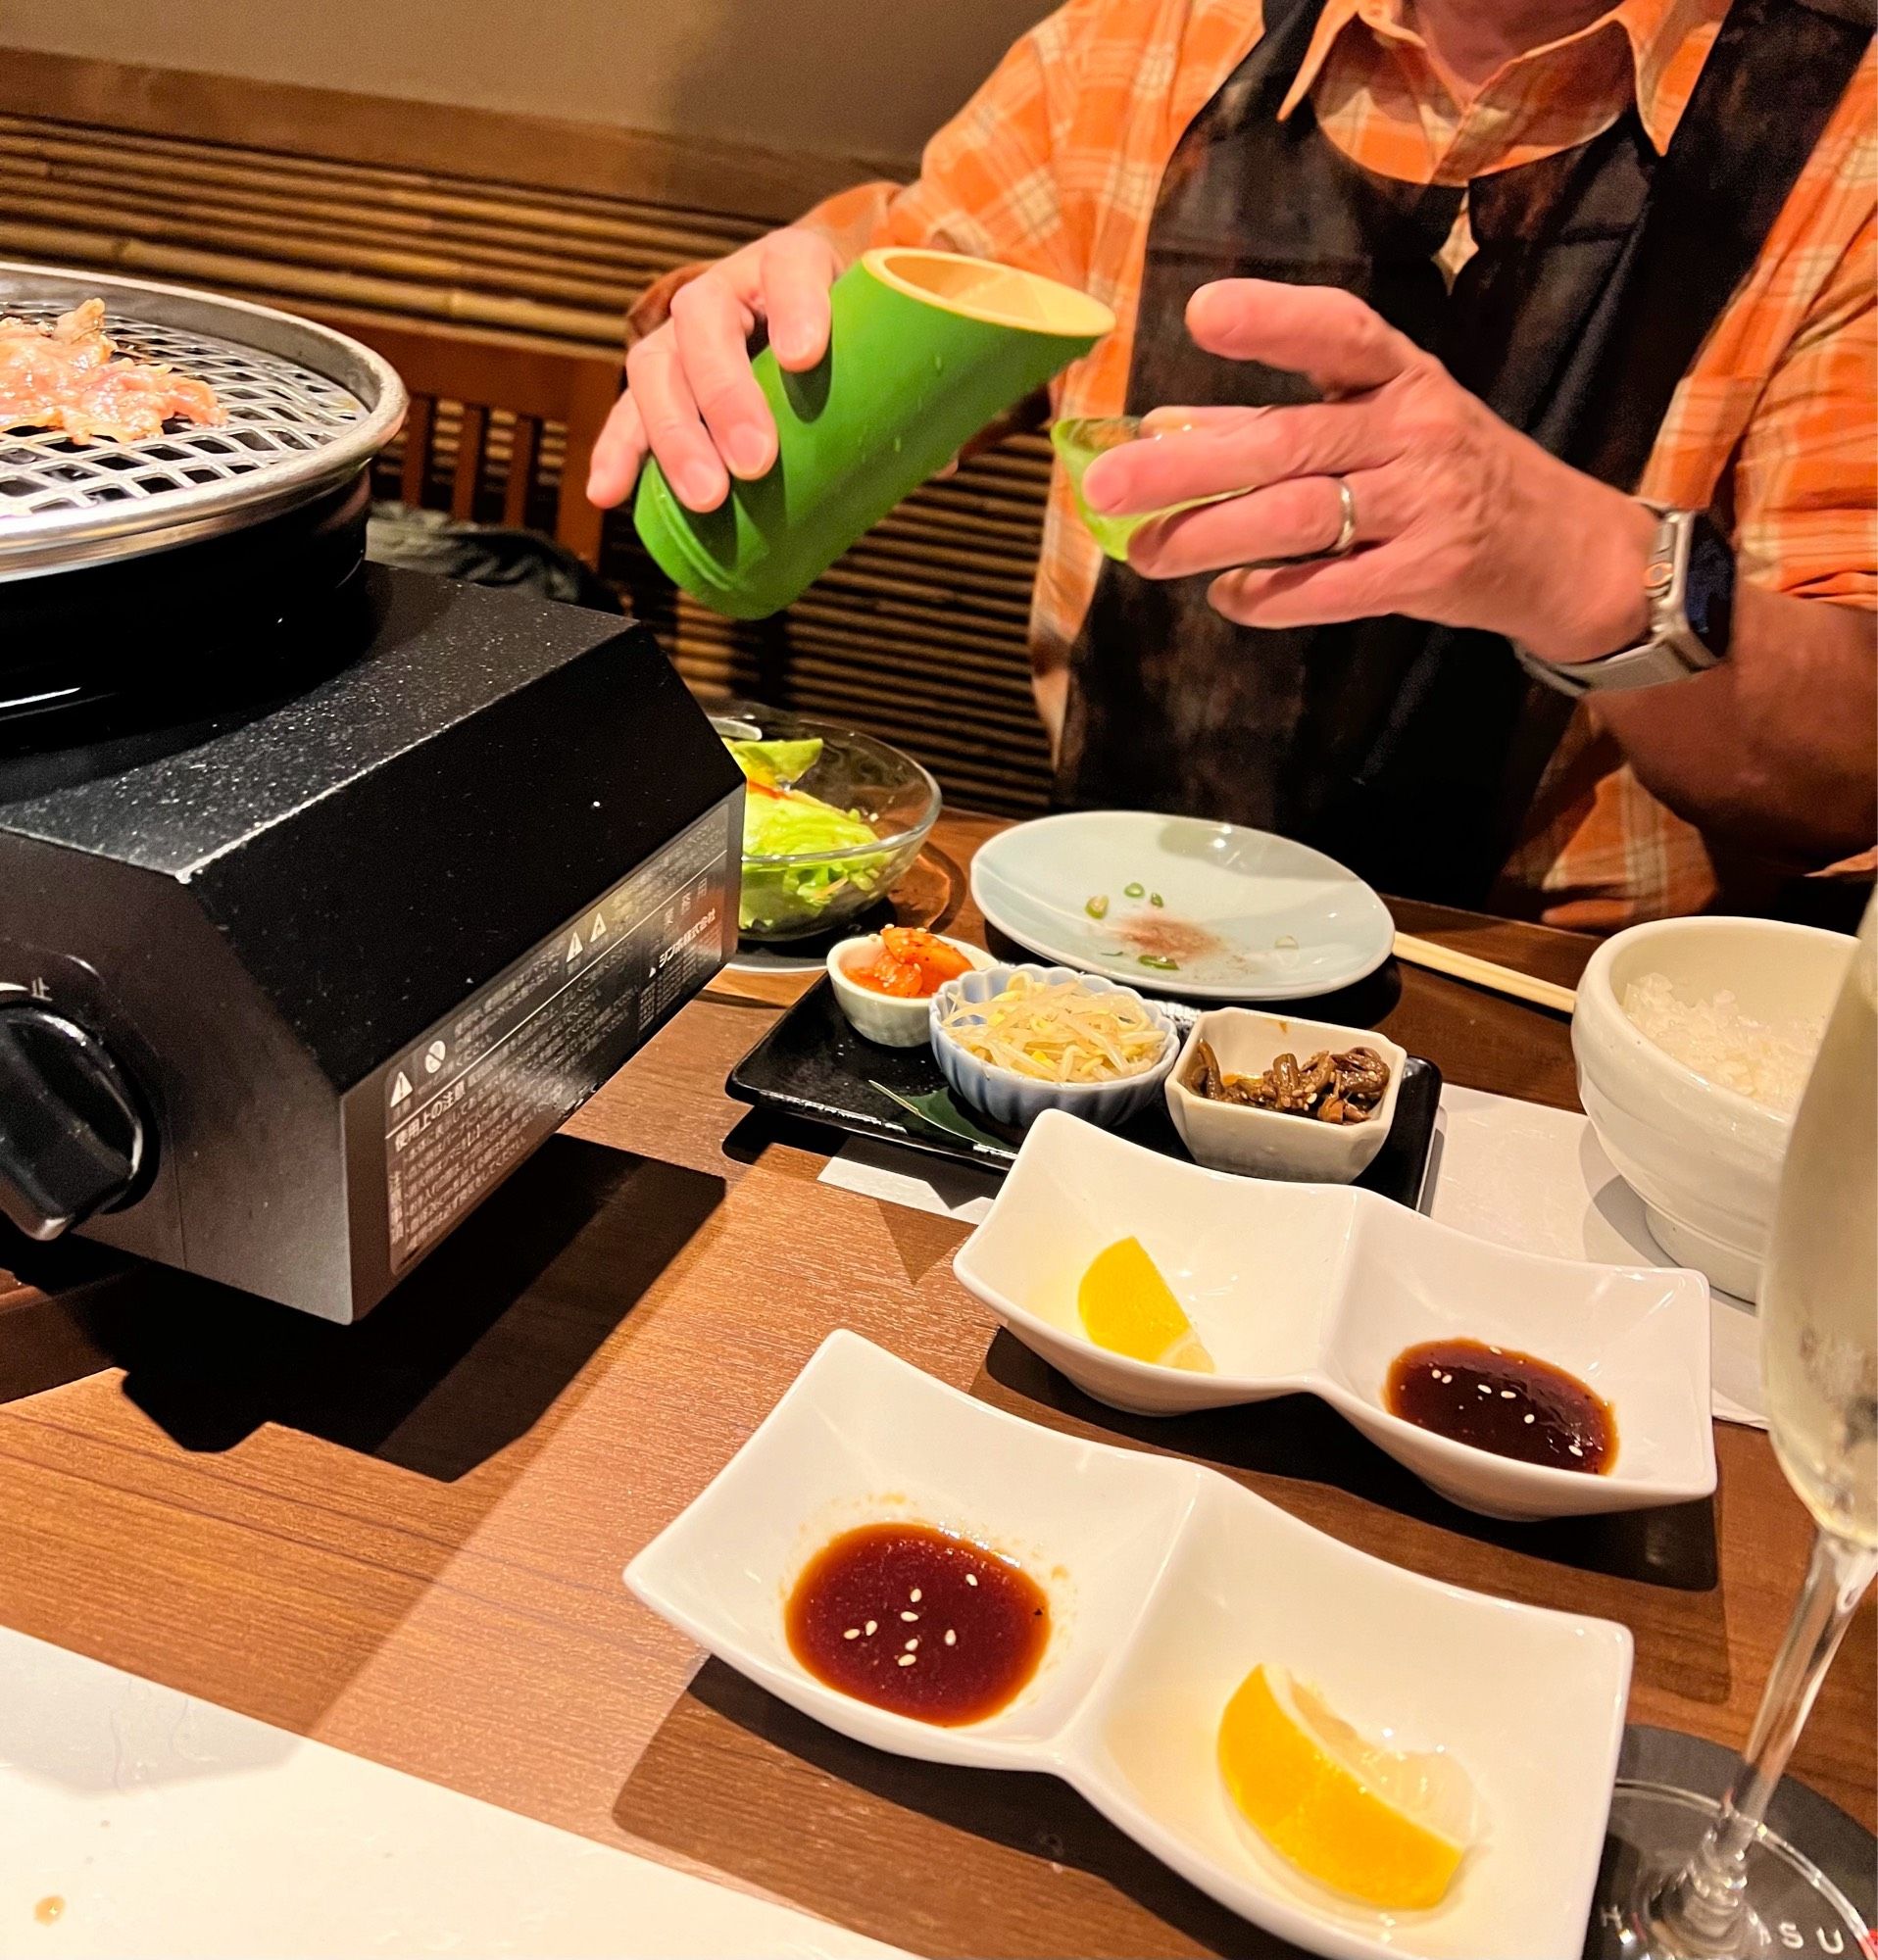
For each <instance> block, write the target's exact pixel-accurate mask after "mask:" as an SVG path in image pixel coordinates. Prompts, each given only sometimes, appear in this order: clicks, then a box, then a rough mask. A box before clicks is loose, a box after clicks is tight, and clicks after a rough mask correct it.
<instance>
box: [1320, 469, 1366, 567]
mask: <svg viewBox="0 0 1878 1960" xmlns="http://www.w3.org/2000/svg"><path fill="white" fill-rule="evenodd" d="M1330 480H1331V482H1333V483H1334V484H1335V485H1336V486H1337V503H1338V506H1339V508H1340V510H1341V511H1342V514H1343V515H1342V520H1341V522H1339V524H1338V526H1337V541H1336V543H1335V544H1333V545H1332V546H1331V547H1330V549H1329V550H1328V551H1326V552H1320V553H1319V554H1318V556H1319V557H1320V558H1348V557H1349V556H1350V554H1351V551H1352V550H1353V548H1354V547H1355V545H1356V542H1357V493H1356V492H1355V491H1354V490H1353V489H1351V487H1350V485H1349V484H1348V483H1347V482H1346V481H1345V480H1344V478H1343V477H1341V476H1333V477H1332V478H1331V479H1330Z"/></svg>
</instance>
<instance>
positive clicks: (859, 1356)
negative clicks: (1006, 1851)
mask: <svg viewBox="0 0 1878 1960" xmlns="http://www.w3.org/2000/svg"><path fill="white" fill-rule="evenodd" d="M1192 1495H1193V1492H1192V1478H1191V1476H1189V1477H1187V1478H1185V1479H1175V1480H1173V1481H1172V1482H1171V1483H1170V1482H1169V1480H1168V1479H1167V1478H1165V1477H1164V1476H1162V1475H1161V1474H1159V1470H1158V1466H1157V1464H1156V1462H1155V1460H1154V1459H1153V1458H1151V1457H1147V1456H1142V1455H1139V1454H1135V1453H1131V1452H1127V1451H1122V1450H1115V1449H1108V1448H1103V1447H1101V1446H1097V1445H1094V1444H1072V1443H1070V1442H1068V1441H1067V1439H1065V1438H1063V1437H1060V1436H1054V1435H1052V1434H1051V1433H1050V1432H1049V1431H1047V1430H1042V1429H1038V1428H1035V1427H1034V1426H1033V1425H1031V1424H1029V1423H1020V1422H1013V1420H1012V1418H1011V1417H1009V1416H1006V1415H1001V1414H999V1412H998V1411H997V1410H995V1409H991V1408H987V1407H985V1406H984V1404H983V1403H981V1402H974V1401H972V1400H971V1399H970V1397H965V1396H958V1395H955V1394H954V1393H953V1392H952V1391H951V1390H949V1389H945V1388H942V1387H941V1386H940V1384H938V1383H937V1382H934V1381H933V1380H931V1379H930V1377H928V1376H926V1375H922V1374H921V1373H920V1372H919V1370H918V1369H916V1368H914V1367H911V1366H909V1365H908V1364H907V1363H906V1362H904V1361H897V1360H895V1359H894V1358H893V1357H892V1356H891V1355H888V1354H886V1353H884V1352H883V1351H882V1350H881V1349H880V1348H875V1347H873V1346H872V1345H871V1344H870V1343H869V1342H866V1341H864V1340H863V1339H862V1338H861V1336H860V1335H858V1334H851V1333H849V1332H847V1331H846V1330H843V1331H840V1332H837V1333H835V1334H831V1335H830V1336H829V1337H828V1339H827V1340H826V1341H825V1342H823V1343H822V1345H821V1347H820V1348H818V1349H817V1350H816V1352H815V1358H814V1359H813V1360H812V1361H811V1362H810V1363H809V1365H808V1367H806V1368H805V1369H804V1370H803V1371H802V1373H801V1374H800V1375H799V1376H798V1377H797V1378H796V1380H795V1383H794V1385H793V1386H792V1387H791V1388H790V1389H789V1391H788V1393H787V1394H786V1395H784V1397H783V1398H782V1399H781V1401H779V1402H778V1403H777V1404H776V1406H775V1407H774V1409H772V1410H771V1411H770V1413H769V1415H768V1416H767V1417H766V1419H765V1420H764V1422H763V1423H762V1425H761V1426H760V1427H759V1428H758V1429H757V1431H756V1432H755V1434H754V1435H752V1437H751V1438H750V1441H749V1442H748V1443H746V1444H745V1445H744V1446H743V1447H742V1448H741V1449H740V1450H739V1451H738V1452H737V1454H736V1455H735V1456H733V1457H732V1458H731V1459H730V1461H729V1463H727V1464H726V1465H725V1466H724V1468H723V1469H722V1470H721V1471H720V1472H719V1473H718V1474H717V1477H716V1478H714V1479H713V1481H712V1482H711V1483H710V1484H709V1485H708V1486H706V1488H705V1490H704V1492H703V1494H702V1495H700V1496H699V1497H698V1498H697V1499H696V1500H695V1501H694V1502H693V1503H692V1504H691V1506H690V1508H689V1509H687V1510H686V1511H685V1512H683V1513H682V1515H681V1516H680V1517H679V1518H678V1519H677V1521H676V1522H675V1523H673V1524H672V1525H670V1526H668V1527H667V1529H666V1531H664V1532H663V1533H661V1534H660V1536H659V1537H658V1538H656V1539H654V1540H653V1542H652V1543H651V1544H649V1545H648V1546H647V1547H646V1548H645V1550H644V1551H642V1552H641V1553H640V1554H639V1556H638V1557H637V1558H635V1559H634V1560H633V1562H632V1564H631V1565H630V1566H629V1567H628V1568H627V1571H626V1584H627V1585H628V1586H629V1587H631V1589H632V1590H633V1592H634V1593H637V1594H638V1595H639V1597H640V1598H642V1599H643V1600H645V1602H646V1603H647V1605H649V1606H651V1607H653V1608H654V1609H655V1610H656V1611H657V1612H659V1613H660V1614H662V1615H663V1616H664V1617H665V1618H666V1619H667V1620H670V1621H671V1622H672V1623H673V1624H674V1625H676V1626H680V1627H682V1628H683V1629H684V1630H685V1632H686V1633H688V1634H689V1635H690V1636H691V1637H692V1639H693V1640H695V1641H697V1642H699V1644H700V1645H702V1646H707V1647H709V1648H710V1649H711V1651H712V1652H713V1653H715V1654H717V1655H719V1656H721V1657H722V1658H723V1659H725V1660H728V1661H730V1662H731V1663H732V1664H733V1665H734V1666H736V1667H738V1668H741V1669H742V1671H743V1672H744V1673H745V1674H748V1675H750V1676H751V1677H752V1679H754V1680H756V1681H760V1682H761V1683H762V1684H763V1685H764V1687H766V1689H768V1690H769V1691H770V1692H771V1693H772V1694H777V1695H780V1696H781V1697H782V1699H783V1700H785V1701H788V1702H792V1703H793V1704H794V1705H795V1706H796V1707H798V1708H800V1709H802V1710H803V1711H804V1712H805V1713H807V1714H810V1715H813V1716H815V1718H816V1720H817V1721H821V1722H825V1723H827V1725H828V1726H829V1727H830V1728H831V1729H838V1730H840V1732H841V1733H842V1734H843V1735H844V1736H852V1737H854V1738H855V1739H856V1740H858V1741H863V1742H870V1743H872V1744H873V1745H874V1746H875V1747H876V1748H883V1749H896V1750H898V1751H899V1752H900V1754H902V1755H904V1756H919V1757H922V1758H924V1759H926V1760H927V1761H931V1762H942V1763H978V1764H983V1763H1001V1762H1008V1761H1012V1760H1013V1752H1016V1753H1019V1754H1025V1763H1024V1764H1023V1765H1020V1766H1027V1767H1034V1765H1033V1764H1030V1763H1029V1761H1028V1756H1027V1753H1026V1752H1027V1750H1028V1749H1029V1748H1032V1747H1034V1746H1035V1745H1036V1744H1037V1743H1038V1742H1039V1741H1043V1740H1048V1739H1049V1738H1051V1737H1053V1736H1055V1735H1056V1734H1057V1733H1058V1732H1059V1731H1060V1730H1061V1729H1062V1727H1063V1723H1064V1722H1065V1721H1066V1720H1067V1717H1068V1715H1069V1712H1070V1711H1071V1710H1072V1709H1073V1708H1074V1707H1076V1706H1077V1705H1078V1704H1079V1703H1080V1702H1081V1701H1082V1699H1083V1698H1084V1696H1085V1695H1086V1694H1087V1693H1088V1691H1089V1688H1090V1686H1091V1684H1092V1683H1093V1682H1094V1680H1095V1678H1096V1676H1097V1675H1098V1674H1099V1673H1100V1672H1101V1670H1102V1667H1103V1665H1104V1664H1105V1662H1106V1661H1107V1660H1108V1659H1109V1657H1110V1653H1111V1651H1112V1643H1113V1642H1112V1637H1113V1630H1114V1628H1115V1626H1116V1625H1117V1624H1125V1623H1126V1622H1127V1621H1129V1620H1131V1619H1132V1618H1133V1617H1134V1614H1135V1612H1136V1610H1137V1609H1138V1605H1139V1602H1140V1600H1141V1599H1142V1597H1144V1596H1145V1594H1146V1593H1148V1591H1149V1590H1150V1589H1151V1587H1152V1585H1153V1583H1154V1579H1155V1575H1156V1574H1157V1573H1158V1572H1159V1571H1160V1569H1161V1564H1162V1563H1163V1562H1164V1560H1165V1558H1166V1556H1167V1547H1168V1545H1169V1544H1171V1543H1172V1541H1173V1538H1174V1536H1175V1534H1176V1533H1177V1531H1178V1530H1179V1526H1180V1521H1181V1519H1182V1517H1183V1516H1184V1514H1185V1512H1186V1508H1187V1505H1188V1504H1189V1503H1190V1502H1191V1501H1192ZM902 1518H905V1519H913V1520H916V1521H918V1522H920V1523H924V1524H929V1525H936V1526H938V1527H940V1528H941V1529H942V1530H945V1531H949V1532H953V1533H956V1534H957V1535H958V1536H960V1537H961V1538H966V1539H970V1540H973V1541H974V1542H976V1543H978V1544H984V1545H987V1546H989V1547H990V1548H991V1549H992V1550H994V1551H998V1552H1001V1553H1003V1554H1005V1555H1006V1556H1008V1557H1011V1558H1014V1559H1015V1560H1016V1561H1017V1563H1018V1564H1020V1565H1021V1566H1022V1567H1023V1569H1024V1570H1025V1572H1027V1573H1028V1574H1029V1575H1030V1577H1031V1578H1032V1579H1034V1580H1035V1581H1036V1582H1037V1584H1038V1585H1040V1586H1041V1587H1042V1588H1043V1590H1044V1592H1045V1593H1047V1594H1048V1595H1049V1598H1050V1617H1051V1638H1050V1644H1049V1646H1048V1648H1047V1649H1046V1650H1045V1654H1044V1660H1043V1664H1042V1666H1041V1667H1040V1669H1039V1670H1038V1673H1037V1675H1036V1677H1035V1678H1034V1679H1033V1680H1032V1682H1031V1683H1030V1685H1029V1686H1028V1687H1027V1688H1026V1689H1025V1690H1024V1691H1023V1692H1022V1693H1020V1694H1019V1695H1018V1696H1017V1697H1016V1699H1015V1700H1014V1701H1013V1702H1012V1703H1011V1704H1010V1705H1009V1706H1007V1707H1005V1708H1003V1709H1000V1710H999V1712H998V1713H997V1714H995V1715H993V1716H991V1717H990V1718H989V1719H988V1720H986V1721H983V1722H978V1723H974V1724H972V1725H971V1726H970V1727H969V1728H961V1729H943V1728H935V1727H934V1726H933V1725H932V1724H931V1723H929V1722H920V1721H916V1720H915V1719H914V1718H913V1717H912V1716H909V1715H895V1714H892V1713H890V1712H889V1711H888V1710H886V1709H882V1708H875V1707H873V1706H871V1705H870V1704H868V1703H866V1702H865V1701H857V1700H855V1699H854V1697H853V1696H852V1695H847V1694H843V1693H840V1692H838V1691H836V1690H834V1689H831V1688H825V1687H823V1686H822V1684H821V1683H820V1682H818V1681H816V1680H815V1678H814V1676H812V1675H810V1674H809V1673H808V1672H807V1671H806V1670H805V1669H804V1668H803V1666H802V1664H801V1663H800V1662H799V1661H798V1660H797V1659H796V1657H795V1656H794V1654H792V1653H791V1652H790V1650H789V1644H788V1641H787V1639H786V1638H785V1636H784V1632H783V1604H784V1602H785V1600H786V1599H787V1598H788V1596H789V1593H790V1591H791V1589H792V1588H793V1586H794V1585H795V1582H796V1580H797V1578H798V1577H799V1576H800V1574H801V1572H802V1568H803V1567H804V1566H805V1565H806V1564H807V1563H808V1562H809V1560H810V1559H811V1558H812V1557H813V1556H814V1555H815V1552H817V1551H818V1550H820V1548H821V1547H822V1546H823V1545H824V1544H827V1542H828V1541H829V1540H830V1539H831V1538H834V1537H835V1536H837V1535H838V1534H839V1533H841V1532H844V1531H847V1530H850V1529H852V1528H853V1527H855V1526H857V1525H863V1524H870V1523H874V1522H876V1521H879V1520H881V1519H902ZM1060 1574H1061V1576H1059V1575H1060ZM1046 1767H1047V1765H1046Z"/></svg>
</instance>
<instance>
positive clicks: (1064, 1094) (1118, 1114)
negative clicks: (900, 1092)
mask: <svg viewBox="0 0 1878 1960" xmlns="http://www.w3.org/2000/svg"><path fill="white" fill-rule="evenodd" d="M1018 973H1027V974H1029V975H1030V976H1031V977H1032V978H1034V979H1039V980H1061V979H1074V980H1080V981H1081V982H1082V983H1083V985H1084V986H1086V987H1088V988H1089V989H1090V991H1091V992H1092V993H1097V994H1125V995H1126V996H1127V997H1128V999H1129V1000H1131V1001H1138V1002H1140V1004H1141V1005H1143V1006H1144V1007H1146V1008H1147V1010H1148V1012H1149V1015H1150V1016H1151V1017H1152V1018H1153V1019H1154V1021H1155V1022H1156V1023H1157V1025H1158V1026H1159V1027H1160V1028H1161V1031H1162V1037H1163V1038H1162V1041H1161V1054H1160V1057H1159V1059H1157V1060H1156V1061H1155V1062H1154V1063H1153V1064H1152V1065H1151V1066H1150V1067H1147V1068H1144V1069H1143V1070H1142V1071H1141V1072H1140V1074H1139V1075H1125V1076H1122V1077H1121V1078H1120V1079H1119V1080H1117V1081H1114V1082H1038V1081H1037V1080H1035V1079H1034V1078H1033V1077H1031V1076H1028V1075H1019V1074H1018V1073H1017V1072H1016V1070H1015V1069H1011V1068H994V1067H993V1066H992V1065H991V1063H989V1062H986V1061H980V1060H979V1059H978V1057H977V1056H976V1055H975V1054H971V1053H970V1052H969V1051H968V1050H966V1049H964V1048H962V1047H961V1046H960V1044H959V1042H958V1040H957V1038H956V1037H955V1036H953V1035H951V1034H949V1033H947V1031H946V1030H945V1029H944V1028H943V1027H941V1026H940V1022H941V1020H942V1019H943V1018H944V1016H945V1015H946V1014H948V1013H950V1012H951V1010H952V1008H953V1007H954V1005H957V1004H958V1003H959V1002H962V1001H963V1002H967V1003H972V1004H976V1003H980V1002H984V1001H988V1000H990V999H991V997H992V996H993V995H994V994H999V993H1002V992H1003V991H1004V989H1005V988H1006V987H1007V986H1009V985H1010V984H1011V981H1012V978H1013V975H1015V974H1018ZM929 1025H930V1027H931V1030H932V1053H933V1055H934V1057H935V1058H936V1059H937V1061H938V1063H939V1069H940V1073H941V1074H943V1075H944V1076H945V1078H946V1080H947V1082H948V1083H950V1084H951V1085H952V1092H953V1094H954V1095H955V1096H957V1097H959V1098H960V1099H961V1100H962V1101H963V1102H965V1103H970V1104H971V1106H972V1107H973V1108H974V1109H981V1110H983V1112H984V1113H985V1114H986V1115H987V1116H989V1117H990V1118H991V1119H992V1121H993V1122H996V1123H1003V1124H1006V1125H1008V1126H1009V1127H1010V1128H1012V1129H1019V1130H1020V1129H1023V1128H1025V1127H1026V1126H1027V1125H1029V1124H1031V1123H1034V1122H1035V1121H1036V1120H1037V1118H1038V1117H1039V1116H1041V1115H1042V1114H1043V1112H1044V1111H1045V1110H1046V1109H1063V1110H1065V1111H1066V1112H1067V1113H1068V1114H1069V1115H1071V1116H1080V1117H1082V1119H1083V1120H1084V1121H1085V1122H1089V1123H1094V1124H1096V1125H1097V1126H1098V1127H1099V1128H1101V1129H1105V1130H1112V1129H1113V1128H1114V1127H1115V1126H1116V1125H1117V1124H1119V1123H1125V1122H1126V1121H1127V1120H1128V1119H1129V1117H1130V1116H1134V1115H1138V1114H1139V1113H1140V1112H1141V1111H1142V1110H1143V1109H1145V1108H1147V1106H1148V1105H1149V1104H1150V1103H1154V1102H1157V1101H1159V1100H1160V1096H1161V1084H1162V1083H1163V1082H1164V1081H1165V1080H1166V1079H1167V1072H1168V1070H1169V1069H1171V1068H1172V1067H1173V1065H1174V1060H1175V1058H1176V1056H1178V1054H1179V1053H1180V1030H1179V1029H1178V1028H1177V1027H1176V1026H1175V1024H1174V1021H1173V1019H1172V1017H1171V1016H1170V1015H1169V1014H1168V1012H1167V1011H1166V1009H1165V1008H1164V1007H1162V1006H1161V1004H1160V1003H1159V1002H1156V1001H1151V1000H1149V999H1148V998H1147V997H1146V996H1145V995H1142V994H1137V993H1136V992H1135V990H1134V989H1133V988H1132V987H1123V986H1120V985H1118V984H1117V983H1116V982H1115V981H1113V980H1108V979H1105V978H1104V977H1103V976H1102V975H1101V974H1099V973H1072V972H1070V970H1069V969H1068V968H1067V967H1064V966H1034V965H1023V966H987V967H986V968H984V970H983V971H982V972H978V973H962V974H960V976H959V977H958V979H956V980H948V981H947V982H946V983H945V985H944V986H943V987H941V988H940V989H939V991H938V992H937V993H936V994H935V995H934V996H933V997H932V1007H931V1018H930V1023H929Z"/></svg>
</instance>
